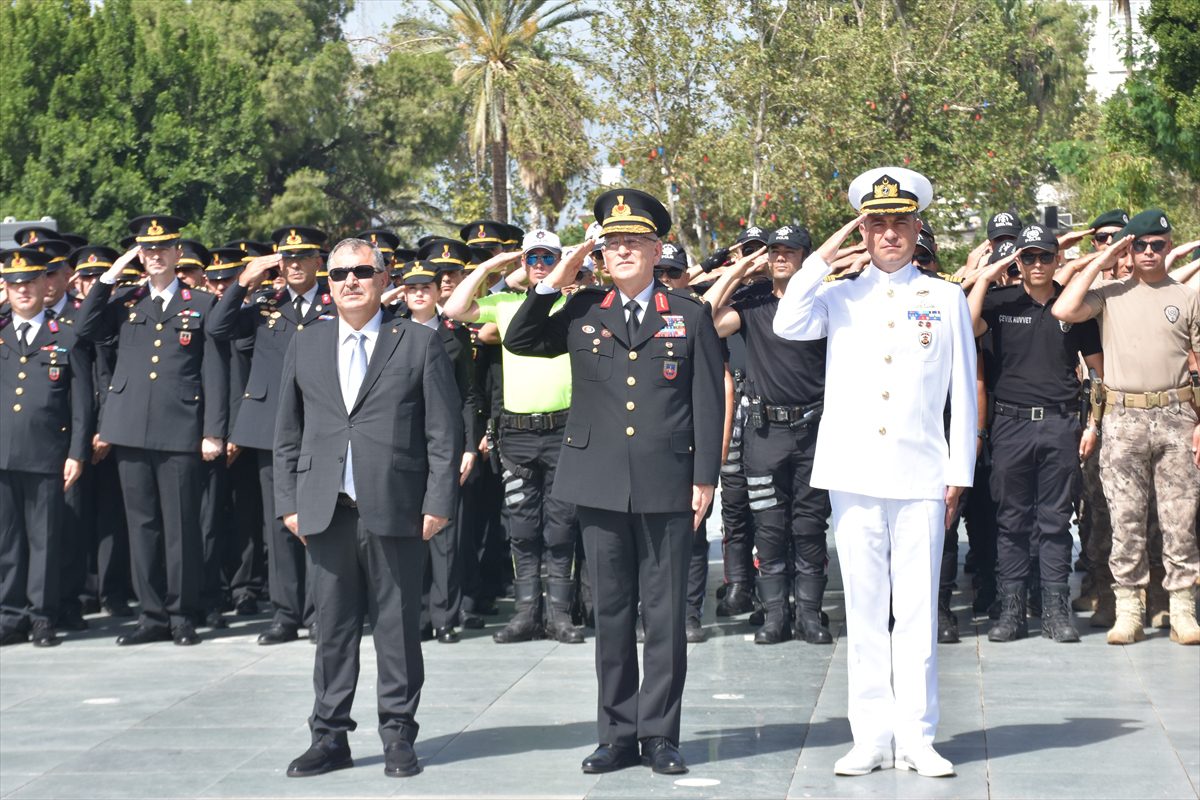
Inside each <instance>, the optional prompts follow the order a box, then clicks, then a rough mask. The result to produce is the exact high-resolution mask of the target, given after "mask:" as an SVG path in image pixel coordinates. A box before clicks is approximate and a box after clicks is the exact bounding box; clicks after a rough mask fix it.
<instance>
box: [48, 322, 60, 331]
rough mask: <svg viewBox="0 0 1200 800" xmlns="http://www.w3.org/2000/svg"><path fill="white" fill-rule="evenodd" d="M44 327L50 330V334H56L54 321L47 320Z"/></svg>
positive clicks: (56, 324)
mask: <svg viewBox="0 0 1200 800" xmlns="http://www.w3.org/2000/svg"><path fill="white" fill-rule="evenodd" d="M46 327H47V328H49V329H50V332H51V333H58V323H57V322H56V321H55V320H48V321H47V322H46Z"/></svg>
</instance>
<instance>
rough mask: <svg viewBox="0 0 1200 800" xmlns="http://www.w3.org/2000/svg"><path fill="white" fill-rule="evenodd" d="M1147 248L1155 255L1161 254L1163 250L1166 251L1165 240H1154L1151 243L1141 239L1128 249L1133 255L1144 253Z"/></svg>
mask: <svg viewBox="0 0 1200 800" xmlns="http://www.w3.org/2000/svg"><path fill="white" fill-rule="evenodd" d="M1147 247H1149V248H1150V249H1151V250H1152V251H1153V252H1155V253H1161V252H1162V251H1163V250H1166V249H1167V241H1166V239H1156V240H1155V241H1153V242H1146V241H1143V240H1141V239H1137V240H1136V241H1134V243H1133V244H1132V245H1131V246H1130V248H1129V249H1130V250H1132V251H1133V252H1135V253H1144V252H1146V248H1147Z"/></svg>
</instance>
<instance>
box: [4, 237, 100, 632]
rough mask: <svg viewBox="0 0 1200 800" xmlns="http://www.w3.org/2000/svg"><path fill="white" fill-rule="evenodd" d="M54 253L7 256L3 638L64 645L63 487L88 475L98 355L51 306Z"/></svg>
mask: <svg viewBox="0 0 1200 800" xmlns="http://www.w3.org/2000/svg"><path fill="white" fill-rule="evenodd" d="M48 261H49V256H48V254H47V253H44V252H41V251H38V250H36V249H33V248H24V247H22V248H17V249H14V250H8V251H5V252H4V253H3V270H2V272H0V275H2V276H3V278H4V282H5V286H6V288H7V295H8V300H9V303H10V306H11V311H10V313H8V314H6V315H5V316H3V317H0V396H2V400H0V564H2V565H3V568H2V569H0V645H6V644H15V643H17V642H24V641H26V637H27V636H29V637H30V638H31V639H32V641H33V643H34V644H35V645H37V646H39V647H50V646H53V645H56V644H58V643H59V639H58V636H57V634H56V633H55V630H54V623H55V619H56V617H57V615H58V603H59V585H58V584H59V577H60V571H61V565H60V563H59V559H60V558H61V557H62V555H63V554H62V551H61V545H60V542H61V534H62V527H63V522H64V516H65V511H66V506H65V502H64V492H65V491H66V490H68V489H70V488H71V486H72V485H73V484H74V483H75V482H76V481H77V480H79V477H80V475H82V474H83V469H84V467H83V465H84V462H85V461H86V460H87V459H88V456H89V450H90V443H91V435H92V426H93V424H94V422H95V412H94V408H93V389H92V361H91V359H92V355H91V352H92V351H91V350H90V348H88V347H86V346H85V345H84V343H83V342H82V341H80V340H79V339H78V338H77V337H76V335H75V332H74V330H72V328H71V327H70V326H69V325H60V324H59V323H58V322H57V321H56V320H55V319H53V318H52V317H49V316H47V314H46V313H45V310H44V302H45V301H44V297H45V294H46V277H45V276H46V272H45V266H46V264H47V262H48Z"/></svg>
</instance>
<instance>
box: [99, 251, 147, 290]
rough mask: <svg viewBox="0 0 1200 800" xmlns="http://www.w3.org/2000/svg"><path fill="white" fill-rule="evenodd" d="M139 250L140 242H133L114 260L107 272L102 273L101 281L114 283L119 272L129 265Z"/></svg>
mask: <svg viewBox="0 0 1200 800" xmlns="http://www.w3.org/2000/svg"><path fill="white" fill-rule="evenodd" d="M141 252H142V246H141V245H140V244H135V245H134V246H133V247H131V248H129V249H128V250H126V251H125V252H124V253H122V254H121V256H120V258H118V259H117V260H116V261H114V262H113V265H112V266H111V267H109V268H108V271H107V272H105V273H104V277H103V278H102V279H101V283H116V282H117V280H118V279H119V278H120V277H121V273H122V272H124V271H125V267H127V266H129V263H130V262H131V261H133V260H134V259H135V258H137V257H138V254H139V253H141Z"/></svg>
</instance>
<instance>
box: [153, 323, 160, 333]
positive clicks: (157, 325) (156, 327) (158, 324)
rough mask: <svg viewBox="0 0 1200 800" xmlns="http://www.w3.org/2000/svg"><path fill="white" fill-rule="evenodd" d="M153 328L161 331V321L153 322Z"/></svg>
mask: <svg viewBox="0 0 1200 800" xmlns="http://www.w3.org/2000/svg"><path fill="white" fill-rule="evenodd" d="M154 330H156V331H161V330H162V323H161V322H156V323H154Z"/></svg>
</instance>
